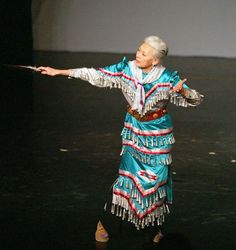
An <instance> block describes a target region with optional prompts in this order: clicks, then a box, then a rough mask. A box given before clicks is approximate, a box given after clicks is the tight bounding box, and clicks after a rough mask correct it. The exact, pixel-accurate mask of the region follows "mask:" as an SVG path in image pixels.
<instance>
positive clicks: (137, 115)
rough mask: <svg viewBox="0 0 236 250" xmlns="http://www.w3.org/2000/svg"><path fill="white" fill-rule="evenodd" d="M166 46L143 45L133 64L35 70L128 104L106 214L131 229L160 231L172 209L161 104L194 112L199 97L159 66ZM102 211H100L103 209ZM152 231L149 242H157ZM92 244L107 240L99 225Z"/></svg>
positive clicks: (167, 125)
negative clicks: (115, 91) (108, 92)
mask: <svg viewBox="0 0 236 250" xmlns="http://www.w3.org/2000/svg"><path fill="white" fill-rule="evenodd" d="M167 53H168V48H167V45H166V43H165V42H164V41H162V40H161V39H160V38H159V37H157V36H149V37H147V38H145V39H144V41H143V43H142V44H141V45H140V47H139V48H138V51H137V53H136V58H135V60H133V61H128V60H127V58H126V57H124V58H123V60H122V61H121V62H119V63H117V64H114V65H111V66H107V67H104V68H99V69H94V68H77V69H65V70H61V69H54V68H51V67H39V68H38V70H39V71H41V73H42V74H46V75H50V76H55V75H64V76H68V77H69V78H80V79H82V80H85V81H88V82H90V83H91V84H92V85H94V86H97V87H110V88H120V89H121V90H122V92H123V94H124V97H125V98H126V100H127V102H128V108H127V114H126V117H125V122H124V128H123V130H122V133H121V136H122V150H121V163H120V166H119V176H118V178H117V179H116V181H115V182H114V184H113V186H112V200H111V204H110V209H109V211H108V212H109V213H110V212H111V213H112V214H114V215H115V216H118V217H120V218H122V219H123V220H128V221H129V222H131V223H133V224H134V225H135V227H136V228H137V229H139V228H141V229H142V228H145V227H149V226H154V227H156V228H159V227H158V226H160V225H162V223H163V222H164V216H165V214H167V213H169V207H168V204H171V203H172V178H171V169H170V164H171V161H172V159H171V154H170V152H171V147H172V144H173V143H174V137H173V125H172V121H171V117H170V114H169V113H168V111H167V104H168V103H169V102H170V103H173V104H175V105H178V106H184V107H189V106H197V105H199V104H200V103H201V101H202V95H200V94H199V93H198V92H197V91H196V90H193V89H190V88H189V87H188V86H187V85H186V84H185V82H186V79H184V80H181V79H180V77H179V75H178V72H177V71H174V72H171V71H169V70H167V69H166V68H165V67H164V66H162V65H161V59H162V58H163V57H165V56H166V55H167ZM105 210H106V209H105ZM161 237H162V233H161V231H159V230H157V233H156V236H155V237H154V239H153V241H154V242H159V240H160V239H161ZM95 238H96V240H97V241H100V242H107V241H108V240H109V236H108V233H107V231H106V229H105V228H104V226H103V221H102V219H101V220H100V221H99V222H98V225H97V231H96V233H95Z"/></svg>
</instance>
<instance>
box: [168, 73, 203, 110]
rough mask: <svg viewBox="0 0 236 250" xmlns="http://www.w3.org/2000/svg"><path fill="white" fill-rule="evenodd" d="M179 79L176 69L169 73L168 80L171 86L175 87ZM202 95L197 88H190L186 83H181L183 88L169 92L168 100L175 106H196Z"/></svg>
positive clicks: (199, 102)
mask: <svg viewBox="0 0 236 250" xmlns="http://www.w3.org/2000/svg"><path fill="white" fill-rule="evenodd" d="M180 81H181V79H180V76H179V74H178V71H174V72H173V73H172V75H171V79H170V82H171V84H172V87H175V86H176V85H177V84H178V83H179V82H180ZM203 97H204V96H203V95H202V94H200V93H199V92H198V91H197V90H195V89H191V88H190V87H189V86H188V85H187V84H185V83H184V84H183V88H182V90H181V91H180V93H174V92H172V93H171V98H170V101H171V102H172V103H174V104H176V105H177V106H184V107H188V106H192V107H195V106H198V105H200V104H201V102H202V101H203Z"/></svg>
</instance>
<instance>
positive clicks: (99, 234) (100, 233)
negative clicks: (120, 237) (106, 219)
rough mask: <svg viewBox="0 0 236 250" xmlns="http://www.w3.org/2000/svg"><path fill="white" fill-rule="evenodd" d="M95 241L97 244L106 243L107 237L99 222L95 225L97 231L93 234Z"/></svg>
mask: <svg viewBox="0 0 236 250" xmlns="http://www.w3.org/2000/svg"><path fill="white" fill-rule="evenodd" d="M95 240H96V241H98V242H108V240H109V235H108V233H107V231H106V229H105V228H104V227H103V225H102V223H101V221H99V222H98V224H97V230H96V232H95Z"/></svg>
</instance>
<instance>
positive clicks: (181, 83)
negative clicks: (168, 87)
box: [172, 78, 187, 92]
mask: <svg viewBox="0 0 236 250" xmlns="http://www.w3.org/2000/svg"><path fill="white" fill-rule="evenodd" d="M186 81H187V79H186V78H185V79H184V80H181V81H180V82H178V84H177V85H176V86H175V87H173V89H172V91H173V92H180V91H181V90H182V88H183V84H184V83H185V82H186Z"/></svg>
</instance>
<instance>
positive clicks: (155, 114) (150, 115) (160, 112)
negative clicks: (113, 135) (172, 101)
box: [127, 105, 167, 122]
mask: <svg viewBox="0 0 236 250" xmlns="http://www.w3.org/2000/svg"><path fill="white" fill-rule="evenodd" d="M127 112H128V113H129V114H130V115H132V116H133V117H134V118H135V119H137V120H139V121H141V122H146V121H151V120H155V119H158V118H160V117H162V116H164V115H165V114H167V109H162V108H158V109H156V110H154V111H150V112H147V113H146V114H145V115H144V116H141V115H140V114H139V113H138V111H137V110H132V109H131V107H130V105H128V107H127Z"/></svg>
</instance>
